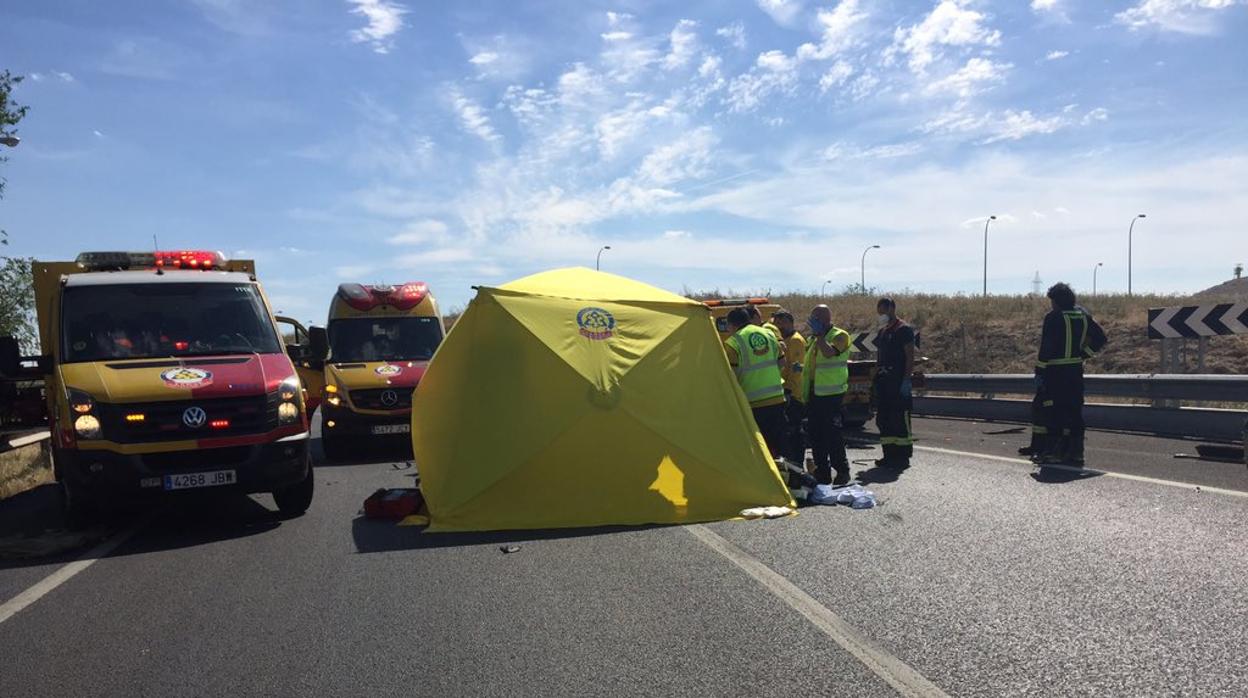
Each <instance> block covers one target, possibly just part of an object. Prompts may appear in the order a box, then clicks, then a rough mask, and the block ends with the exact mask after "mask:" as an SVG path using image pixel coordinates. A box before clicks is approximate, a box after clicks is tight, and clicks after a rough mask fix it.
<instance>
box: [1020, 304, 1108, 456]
mask: <svg viewBox="0 0 1248 698" xmlns="http://www.w3.org/2000/svg"><path fill="white" fill-rule="evenodd" d="M1048 297H1049V301H1050V304H1051V305H1052V308H1053V309H1052V310H1051V311H1050V312H1049V314H1048V315H1045V316H1044V328H1043V330H1042V331H1041V334H1040V352H1039V355H1038V356H1037V357H1036V358H1037V360H1038V361H1037V363H1038V365H1039V366H1040V367H1041V371H1040V375H1041V378H1040V381H1039V383H1040V385H1039V386H1038V389H1039V391H1041V392H1042V393H1043V394H1044V406H1045V408H1046V409H1047V416H1048V424H1046V425H1045V426H1046V427H1047V428H1048V448H1047V449H1046V451H1045V452H1044V453H1041V454H1038V455H1036V456H1034V457H1033V460H1035V461H1036V462H1037V463H1040V464H1041V465H1050V464H1058V463H1066V464H1070V465H1077V466H1080V467H1082V466H1083V431H1084V428H1083V362H1084V361H1085V360H1086V359H1089V358H1092V357H1093V356H1096V353H1097V352H1099V351H1100V350H1101V349H1102V348H1104V346H1105V342H1106V338H1105V330H1103V329H1101V326H1100V325H1098V324H1097V323H1096V321H1095V320H1093V319H1092V315H1091V314H1089V313H1088V311H1087V310H1084V309H1083V308H1081V307H1079V306H1078V305H1076V304H1075V292H1074V291H1073V290H1071V288H1070V286H1067V285H1066V284H1064V283H1058V284H1054V285H1053V287H1052V288H1050V289H1049V292H1048Z"/></svg>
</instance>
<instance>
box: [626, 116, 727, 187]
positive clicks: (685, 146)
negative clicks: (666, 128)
mask: <svg viewBox="0 0 1248 698" xmlns="http://www.w3.org/2000/svg"><path fill="white" fill-rule="evenodd" d="M718 142H719V141H718V139H717V138H716V137H715V134H714V133H712V132H711V129H710V127H707V126H703V127H701V128H698V129H696V130H694V131H692V132H690V133H685V134H683V135H682V136H681V137H680V139H679V140H677V141H675V142H673V143H670V144H668V145H664V146H660V147H658V148H655V149H654V150H653V151H651V152H650V154H649V155H647V156H646V157H645V159H643V160H642V161H641V166H640V167H638V168H637V174H638V175H639V176H640V177H642V178H644V179H645V180H646V181H648V182H650V183H653V184H657V185H660V186H666V185H670V184H674V183H676V182H681V181H684V180H689V179H697V178H700V177H705V176H706V175H707V174H708V173H709V172H710V164H711V155H712V150H713V149H714V147H715V145H716V144H717V143H718Z"/></svg>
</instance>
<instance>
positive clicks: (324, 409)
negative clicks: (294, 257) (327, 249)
mask: <svg viewBox="0 0 1248 698" xmlns="http://www.w3.org/2000/svg"><path fill="white" fill-rule="evenodd" d="M318 330H319V328H313V332H314V333H315V332H317V331H318ZM325 332H326V333H327V335H328V337H327V340H326V342H327V344H328V346H329V359H328V360H327V361H326V362H325V372H324V381H325V387H324V391H323V393H322V397H323V399H322V400H321V444H322V446H323V447H324V450H325V455H326V457H328V458H330V459H335V460H337V459H341V458H343V457H344V456H346V455H347V454H348V453H349V452H350V451H351V450H352V449H353V447H354V446H358V445H359V444H360V443H361V442H363V441H367V440H371V439H374V438H377V437H386V436H401V437H402V438H403V440H404V442H407V440H408V435H409V434H410V433H411V419H412V393H413V391H414V390H415V389H416V386H417V385H418V384H419V383H420V379H421V376H423V375H424V374H425V367H426V366H427V365H428V364H429V360H430V359H431V358H433V353H434V351H436V350H437V348H438V346H439V345H440V344H441V343H442V338H443V336H445V330H444V328H443V324H442V314H441V313H440V312H439V310H438V303H437V300H436V299H435V298H434V297H433V294H431V293H430V292H429V287H428V286H427V285H426V284H424V283H423V282H418V281H413V282H408V283H405V284H401V285H398V286H387V285H376V286H370V285H365V284H358V283H350V284H342V285H341V286H339V287H338V292H337V293H335V294H334V298H333V300H332V301H331V302H330V307H329V322H328V324H327V326H326V329H325Z"/></svg>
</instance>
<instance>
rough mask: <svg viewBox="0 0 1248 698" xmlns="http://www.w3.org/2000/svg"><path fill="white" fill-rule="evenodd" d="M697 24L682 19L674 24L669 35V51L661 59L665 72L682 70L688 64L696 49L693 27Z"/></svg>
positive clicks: (695, 35) (696, 41) (696, 40)
mask: <svg viewBox="0 0 1248 698" xmlns="http://www.w3.org/2000/svg"><path fill="white" fill-rule="evenodd" d="M696 26H698V23H697V22H695V21H693V20H691V19H682V20H680V21H679V22H677V23H676V26H675V28H673V29H672V33H671V34H670V35H669V39H670V42H671V50H670V51H668V53H667V55H666V56H664V57H663V67H664V68H665V69H667V70H675V69H676V68H683V67H685V66H686V65H688V64H689V61H690V60H691V59H692V58H693V54H694V52H695V51H697V48H698V35H697V34H696V33H695V32H694V27H696Z"/></svg>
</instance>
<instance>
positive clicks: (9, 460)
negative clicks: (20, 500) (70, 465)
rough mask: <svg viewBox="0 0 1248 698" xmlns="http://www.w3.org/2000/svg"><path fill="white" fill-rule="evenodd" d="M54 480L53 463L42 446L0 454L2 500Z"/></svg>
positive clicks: (0, 495)
mask: <svg viewBox="0 0 1248 698" xmlns="http://www.w3.org/2000/svg"><path fill="white" fill-rule="evenodd" d="M52 480H53V478H52V463H51V462H50V461H49V459H48V451H47V449H46V448H42V447H41V445H40V444H31V445H29V446H23V447H21V448H15V449H13V450H11V451H5V452H4V453H0V499H4V498H6V497H11V496H13V495H15V494H17V493H19V492H25V491H26V490H29V489H31V488H33V487H37V486H39V485H42V484H43V483H45V482H52Z"/></svg>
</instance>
